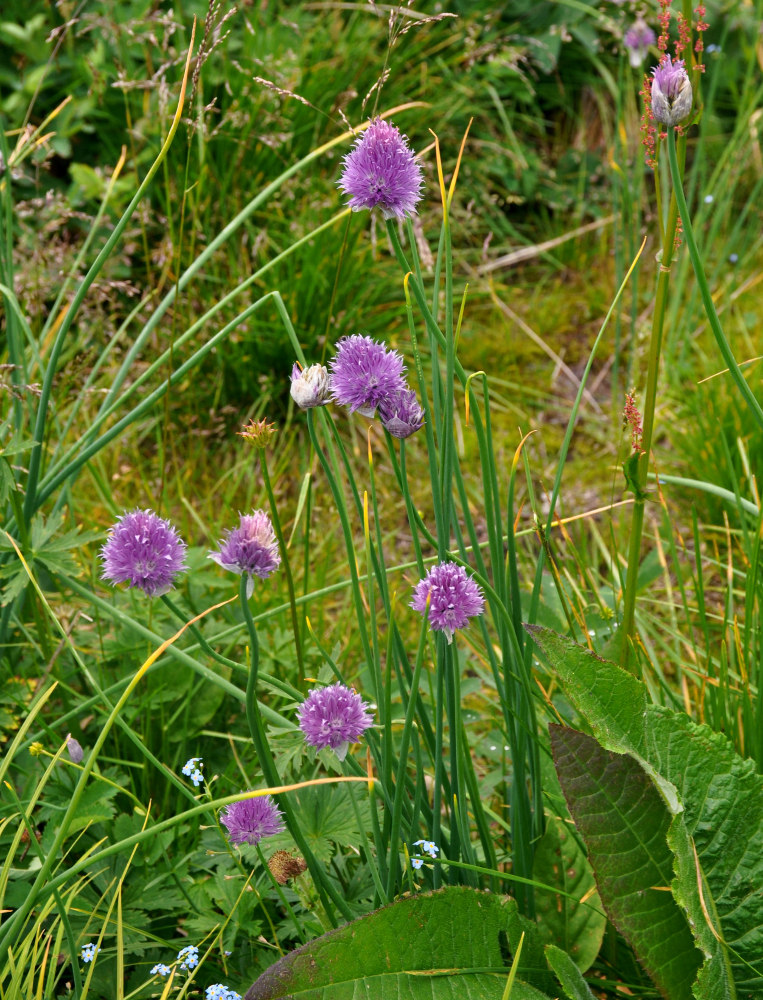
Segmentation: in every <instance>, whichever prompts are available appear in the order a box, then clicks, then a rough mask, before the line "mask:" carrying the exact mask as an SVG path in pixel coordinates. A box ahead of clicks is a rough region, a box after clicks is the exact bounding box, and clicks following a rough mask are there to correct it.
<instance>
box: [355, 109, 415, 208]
mask: <svg viewBox="0 0 763 1000" xmlns="http://www.w3.org/2000/svg"><path fill="white" fill-rule="evenodd" d="M423 183H424V177H423V174H422V172H421V167H420V166H419V164H418V163H417V162H416V159H415V157H414V155H413V150H412V149H411V148H410V146H409V145H408V143H407V141H406V137H405V136H404V135H402V134H401V133H400V130H399V129H398V128H396V127H395V126H394V125H391V124H390V123H389V122H386V121H383V120H382V119H381V118H375V119H374V120H373V121H372V122H371V124H370V125H369V126H368V128H367V129H366V130H365V132H363V134H362V135H361V136H360V138H359V139H358V140H357V142H356V143H355V146H354V147H353V149H352V150H351V151H350V152H349V153H348V154H347V156H345V158H344V169H343V171H342V176H341V177H340V179H339V187H340V188H341V190H342V191H343V192H344V193H345V194H347V195H349V196H350V200H349V201H348V202H347V204H348V205H349V206H350V208H352V209H353V211H356V212H358V211H361V210H362V209H373V208H378V209H379V211H380V212H381V213H382V215H383V217H384V218H385V219H393V218H397V219H403V218H405V216H406V215H415V214H416V205H417V203H418V201H419V199H420V198H421V187H422V184H423Z"/></svg>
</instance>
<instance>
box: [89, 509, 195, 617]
mask: <svg viewBox="0 0 763 1000" xmlns="http://www.w3.org/2000/svg"><path fill="white" fill-rule="evenodd" d="M185 551H186V545H185V542H184V541H183V540H182V539H181V537H180V535H179V534H178V532H177V529H176V528H175V527H174V526H173V525H172V524H170V522H169V521H166V520H165V519H164V518H162V517H159V515H158V514H155V513H154V512H153V511H152V510H133V511H130V512H129V513H125V514H123V515H122V516H121V517H120V518H119V520H118V521H117V523H116V524H115V525H114V526H113V527H112V528H111V529H110V531H109V535H108V538H107V539H106V542H105V544H104V546H103V548H102V549H101V553H100V555H101V562H102V563H103V572H102V574H101V576H102V578H103V579H104V580H108V581H109V583H128V584H129V585H130V586H131V587H139V588H140V589H141V590H142V591H143V592H144V593H145V594H147V595H148V596H149V597H157V596H158V595H160V594H166V593H167V591H168V590H171V589H172V587H173V586H174V585H175V577H176V576H177V575H178V574H179V573H182V572H183V570H184V569H185V568H186V565H185Z"/></svg>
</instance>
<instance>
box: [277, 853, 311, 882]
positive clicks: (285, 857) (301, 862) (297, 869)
mask: <svg viewBox="0 0 763 1000" xmlns="http://www.w3.org/2000/svg"><path fill="white" fill-rule="evenodd" d="M268 868H269V869H270V874H271V875H272V876H273V878H274V879H275V880H276V882H278V884H279V885H286V883H287V882H288V881H289V879H290V878H297V876H298V875H301V874H302V872H304V871H307V865H306V863H305V859H304V858H295V857H294V855H293V854H289V852H288V851H276V852H275V853H274V854H272V855H271V856H270V859H269V860H268Z"/></svg>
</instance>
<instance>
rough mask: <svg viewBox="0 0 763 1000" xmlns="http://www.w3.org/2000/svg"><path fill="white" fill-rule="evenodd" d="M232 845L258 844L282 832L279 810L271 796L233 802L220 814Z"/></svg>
mask: <svg viewBox="0 0 763 1000" xmlns="http://www.w3.org/2000/svg"><path fill="white" fill-rule="evenodd" d="M220 822H221V823H222V824H223V826H225V827H227V829H228V836H229V837H230V842H231V843H232V844H252V845H254V844H259V842H260V841H261V840H262V838H263V837H273V836H275V834H277V833H281V831H282V830H283V828H284V826H283V820H282V819H281V810H280V809H279V808H278V806H277V805H276V804H275V802H274V801H273V796H272V795H259V796H257V797H256V798H251V799H243V800H242V801H241V802H234V803H233V804H232V805H229V806H227V807H226V808H225V811H224V812H222V813H221V814H220Z"/></svg>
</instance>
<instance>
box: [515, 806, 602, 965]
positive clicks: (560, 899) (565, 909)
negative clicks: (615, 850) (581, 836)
mask: <svg viewBox="0 0 763 1000" xmlns="http://www.w3.org/2000/svg"><path fill="white" fill-rule="evenodd" d="M533 877H534V878H536V879H537V880H538V881H539V882H543V883H545V884H546V885H555V886H559V888H560V889H562V890H564V892H565V893H568V894H569V895H566V896H565V895H561V894H552V893H550V892H543V893H539V894H538V897H537V899H536V902H535V907H536V911H537V922H538V930H539V932H540V936H541V938H542V940H543V941H544V942H545V943H548V944H556V945H558V946H559V947H560V948H563V949H564V951H565V952H567V953H568V954H569V955H571V956H572V958H573V959H574V961H575V962H576V963H577V965H578V966H579V967H580V969H581V970H582V971H583V972H585V970H586V969H588V968H590V966H591V965H592V964H593V962H594V959H595V958H596V956H597V955H598V954H599V949H600V948H601V942H602V938H603V937H604V929H605V927H606V925H607V918H606V916H605V914H604V913H603V911H602V908H601V902H600V900H599V894H598V892H597V891H596V882H595V880H594V877H593V872H592V871H591V866H590V865H589V863H588V859H587V858H586V856H585V852H584V851H583V849H582V848H581V846H580V844H579V843H578V841H577V840H576V839H575V836H574V835H573V832H572V831H570V829H569V828H568V826H567V823H565V822H564V821H563V820H562V819H559V818H558V817H556V816H549V817H548V818H547V821H546V832H545V833H544V834H543V837H542V838H541V841H540V843H539V844H538V847H537V849H536V851H535V858H534V860H533ZM570 896H574V897H575V899H584V900H585V902H583V903H576V902H575V900H574V899H570Z"/></svg>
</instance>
